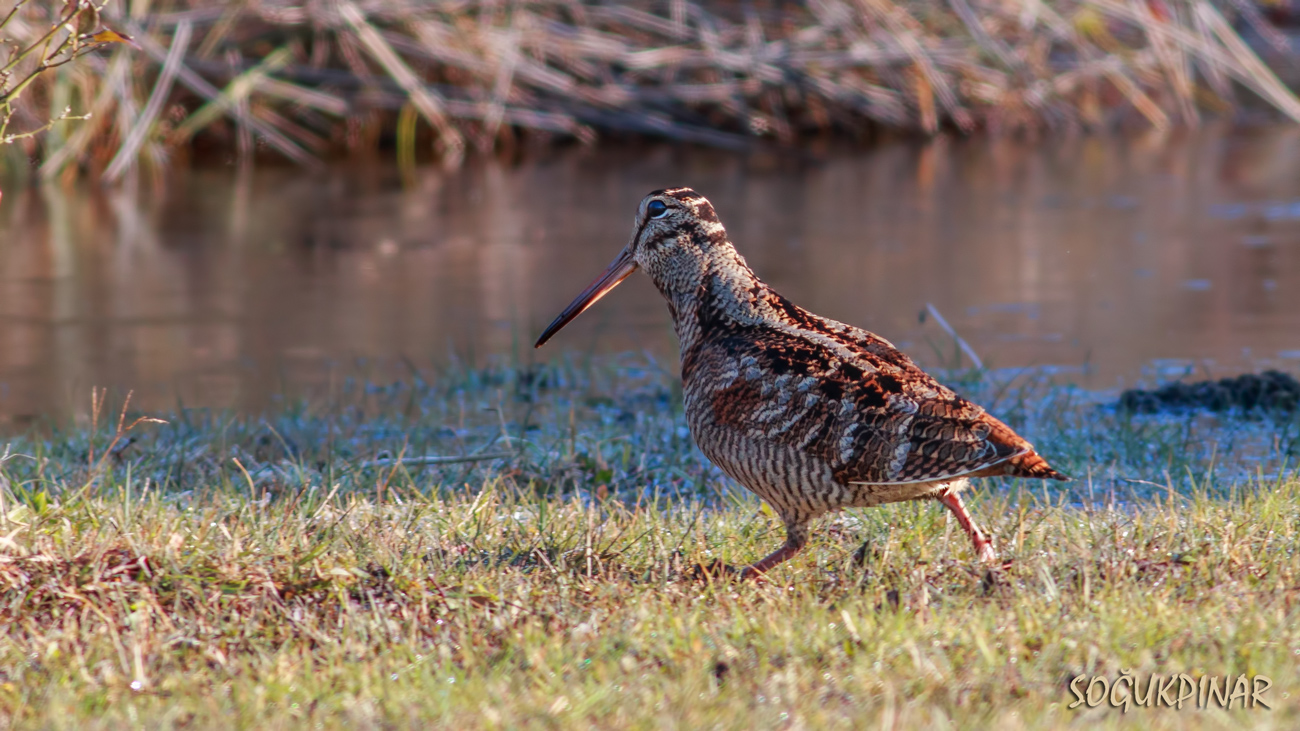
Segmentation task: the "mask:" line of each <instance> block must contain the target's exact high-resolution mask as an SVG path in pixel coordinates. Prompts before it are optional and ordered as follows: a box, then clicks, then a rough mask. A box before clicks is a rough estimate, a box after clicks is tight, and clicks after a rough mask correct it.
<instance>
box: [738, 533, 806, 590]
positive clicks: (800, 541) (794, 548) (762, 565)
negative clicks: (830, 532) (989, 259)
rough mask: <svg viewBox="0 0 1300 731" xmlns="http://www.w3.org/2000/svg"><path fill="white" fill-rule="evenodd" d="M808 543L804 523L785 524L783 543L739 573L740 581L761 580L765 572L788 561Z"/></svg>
mask: <svg viewBox="0 0 1300 731" xmlns="http://www.w3.org/2000/svg"><path fill="white" fill-rule="evenodd" d="M807 543H808V528H807V524H806V523H793V522H787V523H786V524H785V543H784V544H783V545H782V546H781V547H780V548H778V549H776V550H775V551H773V552H771V553H769V554H768V555H767V556H766V557H764V558H763V560H761V561H759V562H758V563H754V564H750V565H749V566H747V567H745V568H744V569H742V570H741V572H740V578H742V579H758V578H762V576H763V574H765V573H767V570H768V569H770V568H772V567H773V566H776V565H777V564H780V563H783V562H785V561H788V560H789V559H791V558H793V557H794V555H795V554H796V553H799V551H801V550H803V547H804V545H805V544H807Z"/></svg>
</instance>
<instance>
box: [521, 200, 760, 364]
mask: <svg viewBox="0 0 1300 731" xmlns="http://www.w3.org/2000/svg"><path fill="white" fill-rule="evenodd" d="M736 267H739V268H742V269H744V270H745V271H748V267H746V266H745V263H744V260H743V259H741V258H740V256H739V255H738V254H737V253H736V250H735V248H734V247H732V245H731V242H730V241H729V240H728V239H727V231H726V229H724V228H723V226H722V223H721V222H720V221H718V214H717V213H715V212H714V211H713V205H712V204H711V203H709V200H708V199H707V198H705V197H704V196H702V195H700V194H699V193H696V192H695V191H693V190H691V189H690V188H667V189H665V190H656V191H654V192H653V193H650V194H649V195H647V196H646V197H645V198H643V199H641V205H639V206H637V212H636V220H635V222H634V225H633V229H632V239H631V240H630V241H628V243H627V246H625V247H623V250H622V251H621V252H619V254H618V256H617V257H616V258H615V259H614V261H613V263H611V264H610V265H609V267H608V268H606V269H605V272H604V273H603V274H601V275H600V276H599V277H597V278H596V281H594V282H592V283H591V284H590V285H589V286H588V287H587V288H586V289H585V290H583V292H582V294H580V295H578V297H577V298H576V299H574V300H573V302H571V303H570V304H569V306H568V307H566V308H564V311H563V312H561V313H560V315H559V317H556V318H555V321H554V322H552V323H551V324H550V326H548V327H547V328H546V330H545V331H544V332H543V333H542V336H541V337H540V338H538V339H537V344H536V346H535V347H541V346H542V345H543V344H544V343H545V342H546V341H547V340H550V339H551V336H552V335H554V334H555V333H557V332H559V330H560V328H563V327H564V326H565V325H567V324H569V322H570V321H572V320H573V318H575V317H577V316H578V315H580V314H582V312H583V311H584V310H586V309H587V308H588V307H591V306H592V305H593V304H595V303H596V301H597V300H599V299H600V298H601V297H604V296H605V295H606V294H607V293H609V291H610V290H612V289H614V287H617V286H618V284H619V282H622V281H623V280H624V279H626V278H627V276H628V275H629V274H631V273H632V272H634V271H636V270H637V269H638V268H641V269H644V270H645V272H646V274H648V275H649V276H650V279H652V280H653V281H654V283H655V286H657V287H658V288H659V291H660V292H662V293H663V295H664V297H665V298H667V299H668V301H669V304H670V305H675V304H677V303H678V300H680V299H689V298H691V297H694V296H695V294H696V292H698V291H699V289H700V284H701V283H702V282H703V281H704V279H705V277H706V276H708V275H709V274H710V272H718V271H719V270H723V271H725V270H728V269H733V268H736Z"/></svg>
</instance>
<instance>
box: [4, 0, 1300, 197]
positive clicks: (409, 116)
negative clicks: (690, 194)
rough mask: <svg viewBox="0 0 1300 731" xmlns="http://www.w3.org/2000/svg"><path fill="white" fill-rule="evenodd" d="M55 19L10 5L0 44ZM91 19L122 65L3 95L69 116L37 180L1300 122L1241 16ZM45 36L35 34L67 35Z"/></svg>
mask: <svg viewBox="0 0 1300 731" xmlns="http://www.w3.org/2000/svg"><path fill="white" fill-rule="evenodd" d="M80 4H82V5H88V4H89V0H80ZM77 5H78V2H77V0H69V2H68V3H66V4H65V3H54V4H50V3H25V2H19V3H18V7H17V8H16V12H15V13H12V14H11V15H10V16H9V17H8V18H7V19H6V20H5V26H4V28H3V34H0V35H3V36H5V38H6V40H5V41H3V43H4V44H7V45H4V46H0V51H3V52H4V53H6V54H8V53H10V51H9V48H10V47H25V46H24V44H28V45H30V44H31V43H32V41H33V40H34V39H38V38H40V37H42V35H43V34H46V33H50V32H51V27H52V26H51V23H52V22H54V23H56V24H57V23H58V22H60V18H61V17H63V15H66V8H67V7H69V6H73V7H75V6H77ZM1225 11H1227V12H1228V15H1227V16H1226V17H1225ZM104 16H105V18H106V20H107V21H108V22H110V23H111V24H112V26H113V27H115V28H120V29H121V30H122V31H123V32H125V33H128V34H130V35H132V36H134V37H135V38H136V39H137V40H138V42H139V45H140V48H141V50H135V49H132V48H128V47H125V46H118V47H116V48H115V49H114V50H112V51H111V52H106V53H102V54H91V55H89V56H87V57H86V58H84V59H82V61H81V62H80V63H78V64H75V65H71V66H65V67H61V68H58V69H57V70H52V71H51V72H50V73H48V74H44V75H43V76H42V77H41V78H39V79H38V80H37V82H36V83H35V84H33V87H32V88H31V89H29V90H28V93H27V94H25V95H23V96H22V97H21V98H18V99H16V100H14V101H13V102H12V105H11V106H12V107H13V114H14V121H15V122H16V123H21V125H22V126H23V127H24V128H25V129H38V128H41V127H42V126H43V125H45V124H47V123H48V120H49V119H50V114H49V113H48V110H51V109H55V110H57V109H62V108H64V107H71V109H72V110H74V111H75V113H76V114H80V115H86V114H88V115H90V119H89V120H87V121H84V122H82V123H81V124H80V125H79V126H76V127H72V128H69V130H68V131H67V133H66V134H65V132H64V130H63V129H61V128H59V127H56V128H55V129H53V130H52V131H51V132H52V134H50V135H49V136H48V137H47V138H46V139H45V140H44V141H43V142H41V143H38V142H37V141H36V140H33V139H30V138H28V139H24V140H22V142H23V143H24V144H25V145H26V151H27V153H28V154H29V155H31V156H34V157H39V158H40V159H41V167H40V172H41V174H42V175H43V176H45V177H50V176H57V175H60V174H61V173H64V172H65V171H74V170H77V171H91V172H93V173H97V174H102V175H103V176H104V177H105V178H106V179H108V180H110V181H111V180H116V179H119V178H121V177H122V176H123V175H125V174H127V173H128V172H130V171H132V170H134V169H135V168H136V166H137V165H138V164H139V163H141V162H145V163H147V164H150V165H152V166H153V167H154V168H155V169H158V168H160V167H161V166H162V165H163V164H164V163H165V162H166V160H167V159H168V157H169V154H170V153H171V152H172V151H176V150H187V149H190V148H191V147H194V146H199V147H201V148H202V147H206V148H209V149H210V148H214V147H215V148H217V149H220V150H226V149H229V148H230V147H232V146H233V148H234V150H236V151H237V153H238V156H239V158H240V159H251V156H252V155H253V154H254V153H255V151H257V150H258V149H259V148H266V149H269V150H273V151H275V152H276V153H279V154H280V155H283V156H284V157H287V158H289V159H291V160H293V161H295V162H297V163H299V164H302V165H305V166H314V165H316V164H319V163H318V161H319V159H320V158H321V157H323V156H325V155H327V154H329V153H330V152H331V151H335V150H338V149H342V148H356V147H364V146H367V145H375V144H377V143H378V142H379V141H380V140H381V138H383V139H386V140H392V141H394V142H395V143H396V148H397V151H398V156H399V160H401V161H403V162H404V163H406V164H411V163H413V161H414V159H415V155H416V150H417V142H423V141H425V140H428V141H429V142H430V143H431V145H432V148H433V149H434V151H435V153H436V155H437V156H438V157H439V158H440V159H442V160H444V161H445V162H448V163H452V164H455V163H456V162H458V161H459V160H460V159H461V158H462V156H463V154H464V151H465V150H466V148H468V147H473V148H476V149H478V150H483V151H487V150H492V149H494V148H497V147H500V146H503V145H504V146H509V145H512V144H514V143H515V142H516V141H517V140H518V139H519V137H520V135H521V134H523V135H526V136H528V137H532V138H542V139H550V138H556V137H559V138H573V139H577V140H580V141H583V142H586V141H590V140H592V139H593V138H594V137H595V135H596V134H597V132H631V133H639V134H646V135H652V136H662V137H668V138H672V139H677V140H684V141H690V142H695V143H701V144H706V145H716V146H722V147H742V146H745V145H746V144H748V143H749V141H750V140H751V139H752V138H755V137H771V138H774V139H775V140H777V141H779V142H782V143H787V144H789V143H793V142H795V141H797V140H799V139H800V138H801V137H803V136H807V135H810V134H819V133H824V132H839V133H848V134H849V135H861V134H862V133H863V132H864V131H866V130H871V129H873V128H876V127H880V126H884V127H891V128H902V129H917V130H922V131H925V132H931V133H932V132H935V131H936V130H938V129H940V128H941V127H945V126H951V127H952V128H956V129H959V130H974V129H977V128H986V129H991V130H994V131H1001V130H1021V129H1030V130H1038V129H1043V128H1101V127H1105V126H1109V125H1113V124H1115V123H1116V122H1118V121H1121V120H1123V119H1124V118H1126V117H1135V116H1140V117H1141V118H1144V119H1145V120H1146V122H1147V123H1149V124H1150V125H1151V126H1154V127H1156V128H1160V129H1163V128H1167V127H1170V126H1172V125H1175V124H1180V123H1181V124H1189V125H1191V124H1196V123H1197V121H1198V118H1199V115H1200V113H1201V111H1202V110H1206V109H1208V110H1220V111H1221V110H1229V109H1234V108H1235V107H1236V103H1235V94H1236V93H1237V91H1238V90H1239V89H1242V88H1244V89H1248V90H1250V91H1251V92H1253V93H1254V94H1255V95H1257V96H1258V97H1260V98H1262V99H1263V100H1265V101H1266V102H1267V103H1268V104H1269V105H1271V106H1272V107H1274V108H1275V109H1276V110H1278V111H1279V112H1280V113H1281V114H1282V115H1285V116H1286V117H1289V118H1291V119H1294V120H1298V121H1300V101H1297V99H1296V97H1295V95H1294V94H1293V93H1292V92H1291V91H1290V90H1289V89H1288V88H1287V87H1286V85H1284V84H1283V83H1282V82H1281V81H1279V79H1278V78H1277V76H1276V75H1275V74H1274V72H1273V71H1272V70H1270V68H1269V66H1268V65H1267V64H1265V63H1264V62H1263V61H1262V60H1261V58H1260V56H1259V55H1258V54H1257V53H1256V51H1255V50H1254V47H1258V48H1262V49H1265V50H1267V51H1268V53H1269V54H1270V55H1271V56H1273V57H1274V58H1276V59H1278V62H1279V63H1286V64H1289V63H1291V62H1292V60H1293V57H1294V54H1293V53H1292V52H1291V51H1290V48H1289V45H1288V43H1287V39H1286V38H1285V37H1284V36H1283V35H1282V34H1281V33H1280V32H1279V31H1278V30H1277V29H1276V28H1274V27H1273V26H1271V25H1270V24H1269V23H1268V22H1267V21H1266V20H1265V19H1264V18H1263V16H1262V15H1261V13H1260V11H1259V9H1258V8H1257V7H1256V6H1255V5H1254V4H1252V2H1251V0H1231V2H1230V3H1229V4H1228V5H1220V4H1216V3H1214V2H1210V1H1209V0H1067V1H1065V2H1054V3H1050V4H1048V3H1045V2H1042V0H854V1H850V0H809V1H808V2H802V3H795V2H780V1H776V2H748V1H745V0H742V1H740V2H726V3H704V2H696V1H695V0H667V1H666V2H663V1H660V2H635V3H621V2H603V1H600V0H495V1H488V2H467V1H457V0H445V1H443V2H415V1H414V0H306V1H305V2H301V1H299V2H289V1H286V0H240V1H237V2H229V3H226V2H215V1H214V0H174V1H168V0H157V1H155V2H153V3H150V2H146V1H143V0H137V1H135V2H131V3H115V4H111V5H109V6H108V7H107V8H105V9H104ZM1234 23H1235V24H1236V25H1235V26H1234ZM63 25H64V27H63V29H62V30H58V32H56V33H54V36H53V37H54V39H55V40H56V41H57V40H58V39H59V38H61V37H62V35H60V34H63V35H75V34H76V33H77V31H76V29H75V28H72V27H70V26H68V24H67V23H66V22H65V23H64V24H63ZM53 27H55V28H56V29H57V28H58V26H57V25H55V26H53ZM1246 37H1249V38H1251V39H1253V42H1250V43H1248V42H1247V40H1245V38H1246ZM11 65H12V64H11ZM5 83H8V82H5ZM8 88H9V87H7V86H6V87H5V93H7V91H8ZM6 103H9V102H8V101H6ZM0 108H3V107H0ZM422 123H423V124H422ZM390 130H391V132H390ZM69 174H72V173H71V172H69Z"/></svg>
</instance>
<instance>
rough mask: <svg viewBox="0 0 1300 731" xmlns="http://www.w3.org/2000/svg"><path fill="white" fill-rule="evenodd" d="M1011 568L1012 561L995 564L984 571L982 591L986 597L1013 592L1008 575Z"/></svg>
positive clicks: (981, 579) (981, 581)
mask: <svg viewBox="0 0 1300 731" xmlns="http://www.w3.org/2000/svg"><path fill="white" fill-rule="evenodd" d="M1009 568H1011V561H1003V562H1001V563H996V562H995V563H993V564H990V565H989V566H988V568H986V569H984V575H983V576H981V577H980V590H981V591H982V592H983V593H984V595H985V596H991V595H993V594H1002V593H1005V592H1008V591H1011V589H1012V586H1011V579H1010V578H1008V576H1007V573H1006V572H1007V569H1009Z"/></svg>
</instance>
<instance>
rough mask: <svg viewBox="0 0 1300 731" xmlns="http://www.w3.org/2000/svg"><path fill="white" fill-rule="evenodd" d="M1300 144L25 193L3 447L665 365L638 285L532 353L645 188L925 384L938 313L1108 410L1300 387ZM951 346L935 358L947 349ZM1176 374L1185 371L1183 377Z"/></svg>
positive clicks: (3, 278) (6, 351)
mask: <svg viewBox="0 0 1300 731" xmlns="http://www.w3.org/2000/svg"><path fill="white" fill-rule="evenodd" d="M1297 153H1300V130H1296V129H1285V128H1284V129H1255V130H1249V131H1242V130H1237V131H1231V130H1229V131H1225V130H1201V131H1198V132H1194V133H1187V134H1183V135H1172V136H1166V137H1157V136H1151V137H1140V138H1126V139H1114V138H1110V139H1102V138H1076V139H1067V140H1054V141H1051V142H1046V143H1027V142H1018V141H1012V140H1003V141H988V140H979V141H976V140H965V141H963V140H938V141H935V142H931V143H928V144H917V143H897V144H888V145H882V146H880V147H877V148H875V149H872V150H867V151H861V150H858V151H849V152H845V151H823V152H819V153H816V154H808V155H800V156H798V157H782V156H779V155H778V156H773V155H770V154H767V153H763V154H751V155H748V156H741V155H734V154H724V153H717V152H712V151H701V150H697V149H680V148H672V147H668V146H664V147H652V148H641V149H636V150H631V149H615V150H608V149H602V150H573V151H568V152H564V153H557V154H554V155H550V156H547V157H545V158H543V159H539V160H533V161H527V162H523V163H513V164H506V163H498V162H480V163H477V164H473V165H471V166H469V167H468V168H466V169H464V170H462V171H459V172H455V173H444V172H440V171H438V170H434V169H428V170H420V171H418V172H416V173H415V174H414V176H408V177H407V178H406V179H403V177H402V176H401V175H399V174H398V171H397V170H396V169H395V168H394V167H392V166H389V165H387V164H383V163H377V162H353V163H348V164H340V165H338V166H336V167H335V168H333V169H331V170H330V171H329V172H328V173H326V174H322V175H311V174H306V173H302V172H300V171H297V170H291V169H273V168H262V169H257V170H255V171H253V172H252V173H251V174H246V175H240V174H238V173H237V172H236V171H234V170H233V169H230V168H219V169H189V170H176V171H173V172H172V173H170V174H169V176H168V178H167V180H166V183H165V185H164V186H162V187H161V188H159V189H152V188H150V187H149V186H148V185H142V186H141V187H140V188H139V189H138V191H137V192H135V193H131V192H123V191H104V190H100V189H98V188H96V187H93V186H87V187H59V186H46V187H37V188H28V189H13V190H7V191H6V192H5V196H4V198H3V201H0V430H12V429H13V428H20V427H21V426H22V425H23V424H25V423H27V422H29V421H31V420H32V419H33V418H38V417H41V416H54V417H56V418H61V417H66V416H69V415H72V414H78V413H84V412H85V411H86V410H87V409H88V407H89V403H90V389H91V387H92V386H110V387H113V388H115V389H119V390H126V389H134V391H135V401H134V404H135V405H136V406H140V407H143V408H147V409H169V408H173V407H175V406H176V405H177V404H178V403H183V404H185V405H198V406H214V407H222V408H233V409H237V410H241V411H246V412H256V411H259V410H261V409H264V408H266V407H267V406H268V405H269V404H271V403H272V401H273V399H274V398H275V396H276V395H277V394H285V393H313V392H316V393H319V392H320V391H321V389H328V388H330V387H331V385H330V384H331V383H337V381H338V380H339V379H341V378H343V377H346V376H358V375H366V376H369V377H373V378H376V379H387V378H400V377H404V376H406V375H407V374H409V373H410V371H409V368H411V367H414V368H418V369H421V370H422V371H423V370H426V369H436V368H437V367H439V366H441V365H445V364H446V363H448V362H449V360H450V359H451V358H457V359H459V360H460V361H461V362H470V363H482V362H485V361H486V360H488V359H489V358H492V357H494V356H505V357H513V358H518V359H523V360H525V361H527V360H530V359H534V358H550V357H556V356H558V355H560V354H561V353H562V352H564V351H565V350H566V349H567V350H568V351H571V352H575V351H576V352H581V353H588V352H597V353H599V352H608V351H624V350H628V349H636V350H644V351H646V352H647V353H649V354H650V355H651V356H652V357H655V358H656V359H658V360H660V362H662V363H664V364H675V359H676V350H675V343H674V339H673V335H672V331H671V327H670V324H669V320H668V315H667V312H666V310H665V308H664V306H663V304H662V302H661V301H660V299H659V295H658V293H657V292H656V291H655V290H654V289H653V287H652V286H651V285H650V284H649V282H648V281H647V280H645V279H644V278H643V277H641V276H636V277H633V278H631V279H629V280H628V281H627V282H626V283H625V284H624V285H623V286H622V287H620V288H619V289H618V290H617V291H616V292H614V293H613V294H612V295H610V296H609V297H607V298H605V299H604V300H603V301H601V302H600V304H599V305H598V306H597V307H595V308H593V309H592V310H590V311H588V312H587V313H586V314H585V315H583V316H582V317H581V318H579V319H578V320H577V321H575V322H574V323H573V324H572V325H570V326H569V327H568V328H567V329H566V330H565V331H564V332H563V333H561V334H560V335H559V336H557V337H556V339H555V340H553V341H552V344H551V345H548V346H547V349H545V350H543V351H540V352H537V353H534V352H533V351H532V350H531V347H530V346H531V341H532V339H533V338H535V337H536V335H537V333H538V332H539V331H540V330H541V328H542V327H544V326H545V325H546V323H547V322H549V321H550V319H551V318H552V317H553V316H554V315H555V314H556V313H557V312H559V310H560V309H561V308H562V307H563V306H564V305H565V304H567V303H568V301H569V300H570V299H571V298H572V297H573V296H574V295H575V294H577V293H578V292H579V291H580V290H581V289H582V288H583V286H585V285H586V284H587V283H588V282H589V281H590V280H591V279H592V278H593V277H594V276H595V275H596V274H597V273H598V272H599V271H600V270H601V269H602V268H603V267H604V266H605V265H606V264H607V263H608V262H609V261H610V259H612V258H613V256H614V254H615V253H616V252H617V251H618V250H619V248H620V247H621V246H623V244H624V243H625V242H626V240H627V237H628V236H629V234H630V231H631V222H632V215H633V213H634V210H635V206H636V204H637V202H638V201H639V200H640V198H641V197H642V196H643V195H644V194H645V193H646V192H648V191H650V190H652V189H655V188H661V187H666V186H670V185H690V186H692V187H695V188H696V189H698V190H699V191H701V192H703V193H704V194H705V195H707V196H709V197H710V198H711V199H712V200H713V202H714V204H715V206H716V207H717V209H718V211H719V213H720V215H721V217H722V220H723V222H724V223H725V224H726V225H727V227H728V229H729V231H730V233H731V235H732V239H733V240H734V241H735V242H736V244H737V246H738V247H739V248H740V250H741V252H742V253H743V254H744V255H745V256H746V257H747V258H748V260H749V262H750V264H751V266H753V267H754V269H755V270H756V271H757V272H758V273H759V275H760V276H762V277H764V278H765V279H767V280H768V281H769V282H770V283H772V284H773V285H774V286H775V287H776V288H777V289H779V290H780V291H781V292H783V293H784V294H786V295H787V296H789V297H791V298H792V299H793V300H794V301H796V302H797V303H799V304H802V305H803V306H805V307H807V308H809V309H811V310H813V311H815V312H818V313H820V314H824V315H827V316H830V317H834V318H836V319H840V320H843V321H846V322H849V323H853V324H856V325H861V326H865V327H867V328H869V329H871V330H874V331H876V332H878V333H880V334H881V335H883V336H885V337H887V338H889V339H891V340H893V341H894V342H895V343H896V344H898V345H900V346H902V347H905V348H906V349H908V350H909V352H911V353H912V354H913V356H914V357H916V358H917V359H918V360H919V361H921V362H922V363H923V364H927V365H938V364H941V363H942V362H944V360H945V359H948V360H949V361H950V360H951V353H952V341H951V340H950V339H949V338H948V337H947V336H946V335H945V334H944V332H943V331H942V330H941V329H939V328H938V326H937V325H936V324H935V323H934V321H933V318H928V319H926V320H925V321H922V319H921V318H919V317H918V313H920V312H921V311H922V310H924V309H925V308H926V305H927V303H930V304H933V306H934V307H935V308H936V309H937V310H938V311H939V312H940V313H942V314H943V315H944V316H945V317H946V318H947V320H948V321H949V322H950V323H951V324H952V326H953V327H954V328H955V329H956V330H957V331H958V332H959V333H960V334H961V335H963V336H964V337H965V338H966V340H968V341H969V343H970V344H971V346H972V347H973V349H974V351H975V352H976V353H977V354H979V355H980V356H981V357H982V358H983V359H984V361H985V364H986V365H990V366H993V367H1023V366H1049V367H1055V368H1056V369H1057V371H1058V372H1059V374H1060V375H1059V376H1058V377H1059V378H1063V379H1069V380H1073V381H1075V382H1078V383H1080V384H1082V385H1084V386H1086V387H1089V388H1095V389H1111V388H1116V387H1119V386H1122V385H1125V384H1132V383H1134V382H1136V381H1138V380H1140V379H1143V378H1147V379H1150V378H1152V377H1153V375H1154V374H1156V373H1158V372H1159V371H1160V369H1161V368H1162V367H1163V368H1165V370H1173V371H1176V370H1178V369H1180V368H1185V367H1187V366H1188V364H1190V365H1191V367H1193V368H1194V370H1195V372H1196V373H1198V374H1210V375H1214V376H1220V375H1230V374H1232V373H1236V372H1240V371H1242V370H1250V369H1252V368H1256V367H1260V366H1262V365H1277V366H1281V367H1283V368H1287V369H1289V370H1292V371H1294V370H1296V368H1297V367H1300V167H1298V166H1297V165H1296V160H1297V159H1300V158H1297ZM936 346H937V347H936ZM1171 364H1172V367H1170V365H1171Z"/></svg>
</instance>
